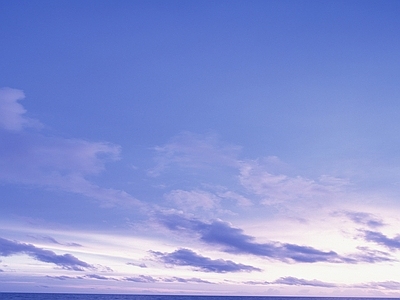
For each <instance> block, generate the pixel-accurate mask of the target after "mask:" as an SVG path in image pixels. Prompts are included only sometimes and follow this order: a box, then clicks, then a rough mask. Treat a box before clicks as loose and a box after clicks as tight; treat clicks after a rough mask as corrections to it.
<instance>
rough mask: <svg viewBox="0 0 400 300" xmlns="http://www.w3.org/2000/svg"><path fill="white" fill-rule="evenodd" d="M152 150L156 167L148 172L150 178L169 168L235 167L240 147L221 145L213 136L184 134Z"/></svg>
mask: <svg viewBox="0 0 400 300" xmlns="http://www.w3.org/2000/svg"><path fill="white" fill-rule="evenodd" d="M154 150H155V152H156V157H155V162H156V166H155V167H154V168H153V169H151V170H149V172H148V174H149V175H150V176H159V175H160V174H161V173H162V172H164V171H166V170H167V169H168V168H169V167H171V166H178V167H182V168H200V169H204V168H209V167H215V166H237V156H238V153H239V152H240V147H237V146H232V145H226V144H223V143H221V142H220V141H219V140H218V138H217V136H216V135H213V134H208V135H196V134H193V133H190V132H184V133H182V134H180V135H178V136H177V137H175V138H173V139H172V140H171V141H170V142H169V143H167V144H165V145H163V146H158V147H155V148H154Z"/></svg>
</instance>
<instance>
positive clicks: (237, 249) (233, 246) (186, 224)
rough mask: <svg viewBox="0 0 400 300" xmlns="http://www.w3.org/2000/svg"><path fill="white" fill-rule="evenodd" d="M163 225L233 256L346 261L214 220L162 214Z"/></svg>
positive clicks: (332, 252)
mask: <svg viewBox="0 0 400 300" xmlns="http://www.w3.org/2000/svg"><path fill="white" fill-rule="evenodd" d="M159 220H160V222H161V223H162V224H163V225H164V226H165V227H167V228H168V229H170V230H174V231H180V230H186V231H187V230H189V231H191V232H194V233H196V234H197V235H198V236H199V238H200V240H202V241H204V242H206V243H208V244H212V245H218V246H222V247H223V250H224V251H226V252H230V253H238V254H239V253H240V254H252V255H256V256H262V257H268V258H271V259H276V260H280V261H286V262H289V261H295V262H305V263H314V262H344V261H345V260H344V259H343V258H341V257H340V256H339V255H338V254H337V253H336V252H334V251H328V252H326V251H321V250H317V249H315V248H312V247H307V246H299V245H294V244H283V243H278V242H270V243H263V244H261V243H256V242H254V237H252V236H249V235H246V234H244V233H243V230H242V229H239V228H234V227H231V226H230V225H229V224H228V223H225V222H221V221H214V222H211V223H205V222H202V221H200V220H197V219H188V218H185V217H184V216H182V215H178V214H169V215H165V214H164V215H161V216H160V217H159Z"/></svg>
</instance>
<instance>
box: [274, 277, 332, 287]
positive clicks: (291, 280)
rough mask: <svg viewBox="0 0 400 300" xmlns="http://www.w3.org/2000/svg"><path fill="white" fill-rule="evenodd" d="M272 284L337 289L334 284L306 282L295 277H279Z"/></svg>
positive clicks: (314, 281) (316, 281) (315, 281)
mask: <svg viewBox="0 0 400 300" xmlns="http://www.w3.org/2000/svg"><path fill="white" fill-rule="evenodd" d="M272 283H274V284H285V285H308V286H316V287H337V285H336V284H333V283H329V282H324V281H319V280H315V279H314V280H307V279H300V278H296V277H291V276H288V277H281V278H279V279H277V280H275V281H274V282H272Z"/></svg>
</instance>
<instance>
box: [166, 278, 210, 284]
mask: <svg viewBox="0 0 400 300" xmlns="http://www.w3.org/2000/svg"><path fill="white" fill-rule="evenodd" d="M162 281H163V282H179V283H207V284H214V283H213V282H210V281H206V280H203V279H200V278H195V277H193V278H188V279H187V278H181V277H170V278H164V279H162Z"/></svg>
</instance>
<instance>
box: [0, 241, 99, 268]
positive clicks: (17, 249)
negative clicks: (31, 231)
mask: <svg viewBox="0 0 400 300" xmlns="http://www.w3.org/2000/svg"><path fill="white" fill-rule="evenodd" d="M15 254H26V255H28V256H30V257H32V258H34V259H36V260H38V261H41V262H45V263H52V264H55V265H57V266H60V267H62V268H63V269H66V270H74V271H84V270H85V269H94V266H92V265H89V264H88V263H86V262H84V261H81V260H79V259H78V258H76V257H75V256H73V255H71V254H64V255H58V254H56V253H54V252H53V251H50V250H45V249H41V248H37V247H35V246H34V245H31V244H25V243H19V242H15V241H10V240H7V239H3V238H0V255H1V256H10V255H15Z"/></svg>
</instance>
